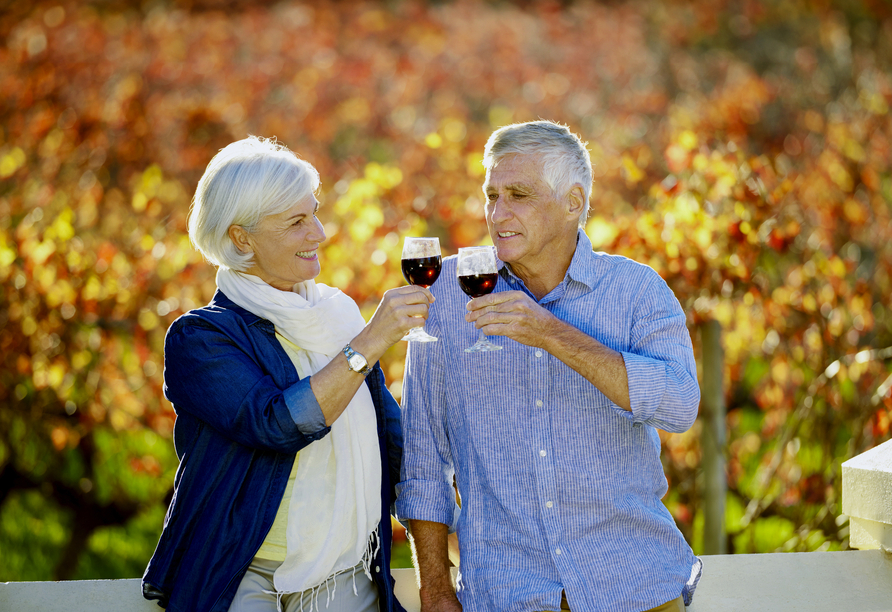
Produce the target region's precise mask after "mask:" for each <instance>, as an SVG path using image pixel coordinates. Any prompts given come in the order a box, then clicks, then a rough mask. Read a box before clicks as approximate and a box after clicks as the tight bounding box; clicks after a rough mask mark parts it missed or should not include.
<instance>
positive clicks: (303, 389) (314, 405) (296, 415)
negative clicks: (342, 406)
mask: <svg viewBox="0 0 892 612" xmlns="http://www.w3.org/2000/svg"><path fill="white" fill-rule="evenodd" d="M283 395H284V396H285V405H286V406H288V412H290V413H291V419H292V420H293V421H294V424H295V425H297V429H298V430H300V432H301V433H302V434H304V435H305V436H313V435H314V434H319V433H321V432H322V431H323V430H327V429H328V427H327V426H326V425H325V415H324V414H322V408H321V407H320V406H319V402H318V400H317V399H316V394H315V393H313V389H311V388H310V378H309V377H307V378H303V379H301V380H299V381H297V382H296V383H294V384H293V385H291V386H290V387H288V388H287V389H285V391H284V393H283Z"/></svg>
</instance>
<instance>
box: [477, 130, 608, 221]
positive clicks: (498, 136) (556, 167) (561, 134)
mask: <svg viewBox="0 0 892 612" xmlns="http://www.w3.org/2000/svg"><path fill="white" fill-rule="evenodd" d="M512 154H516V155H535V156H536V157H537V158H538V159H539V160H540V161H541V163H542V179H543V180H544V181H545V183H546V184H547V185H548V186H549V188H551V191H552V192H553V194H554V196H555V197H564V196H565V195H566V194H567V192H568V191H569V190H570V189H571V188H572V187H573V186H574V185H576V184H577V183H578V184H579V185H580V186H581V187H582V190H583V192H584V193H585V202H584V204H585V206H584V208H583V211H582V213H581V214H580V215H579V226H580V227H585V222H586V220H587V219H588V204H589V197H591V194H592V161H591V157H590V156H589V152H588V148H587V143H585V142H583V141H582V140H581V139H580V138H579V136H577V135H576V134H574V133H573V132H571V131H570V129H569V128H567V127H566V126H564V125H560V124H558V123H554V122H553V121H529V122H527V123H514V124H511V125H506V126H504V127H501V128H499V129H497V130H496V131H495V132H493V133H492V135H491V136H490V137H489V140H488V141H487V142H486V147H485V148H484V150H483V167H484V168H486V171H487V173H488V172H489V171H490V170H492V169H493V168H494V167H495V166H497V165H498V164H499V162H500V161H501V160H502V158H503V157H505V156H506V155H512Z"/></svg>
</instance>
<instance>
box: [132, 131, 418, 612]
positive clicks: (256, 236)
mask: <svg viewBox="0 0 892 612" xmlns="http://www.w3.org/2000/svg"><path fill="white" fill-rule="evenodd" d="M318 186H319V175H318V173H317V172H316V170H315V169H314V168H313V166H311V165H310V164H309V163H307V162H305V161H302V160H300V159H298V158H297V156H295V155H294V154H293V153H292V152H291V151H289V150H288V149H287V148H285V147H284V146H281V145H279V144H276V143H275V142H273V141H270V140H265V139H260V138H255V137H251V138H247V139H245V140H240V141H238V142H235V143H233V144H231V145H229V146H227V147H226V148H224V149H222V150H221V151H220V152H219V153H218V154H217V155H216V156H215V157H214V158H213V159H212V160H211V162H210V164H209V165H208V168H207V170H206V171H205V173H204V176H203V177H202V178H201V181H200V182H199V184H198V189H197V191H196V193H195V198H194V202H193V208H192V212H191V215H190V218H189V235H190V237H191V239H192V241H193V243H194V244H195V246H196V247H197V248H198V249H199V250H200V251H201V252H202V253H203V254H204V256H205V257H206V258H207V259H208V260H210V261H211V262H212V263H213V264H215V265H217V266H218V271H217V287H218V290H217V292H216V294H215V295H214V298H213V300H212V301H211V303H210V304H208V305H207V306H205V307H203V308H199V309H196V310H193V311H191V312H188V313H186V314H185V315H183V316H182V317H180V318H179V319H177V320H176V321H174V323H173V325H171V327H170V329H169V330H168V333H167V339H166V341H165V349H164V353H165V354H164V358H165V369H164V383H165V384H164V391H165V395H166V396H167V398H168V399H169V400H170V402H171V403H172V404H173V406H174V409H175V410H176V413H177V421H176V427H175V429H174V445H175V447H176V452H177V456H178V457H179V459H180V466H179V469H178V470H177V474H176V478H175V480H174V496H173V500H172V501H171V503H170V508H169V509H168V512H167V517H166V519H165V523H164V529H163V531H162V533H161V538H160V540H159V542H158V547H157V549H156V550H155V554H154V555H153V557H152V559H151V561H150V562H149V565H148V567H147V568H146V572H145V575H144V576H143V582H142V584H143V594H144V596H145V597H146V598H148V599H158V600H160V601H159V603H160V605H161V606H163V607H166V608H168V610H175V611H177V612H181V611H182V612H186V611H189V612H201V611H210V610H214V611H225V610H233V611H236V612H260V611H262V610H267V611H273V610H277V609H280V610H281V609H284V610H286V611H291V610H300V609H304V606H310V607H312V608H318V607H319V605H320V603H321V605H322V607H323V608H325V607H326V606H327V610H328V611H329V612H341V611H343V612H346V611H350V612H360V611H362V612H365V611H371V610H375V611H377V610H383V611H392V610H393V611H401V610H403V608H402V606H400V604H399V602H397V600H396V599H395V598H394V595H393V579H392V578H391V575H390V540H391V528H390V518H389V516H390V507H391V503H392V502H393V501H394V498H395V495H394V490H393V487H394V485H395V484H396V483H397V482H398V481H399V469H400V457H401V453H402V438H401V433H400V423H399V418H400V415H399V407H398V406H397V404H396V402H395V401H394V399H393V397H391V395H390V393H389V392H388V390H387V388H386V386H385V384H384V376H383V374H382V372H381V368H380V366H379V365H377V363H376V362H377V361H378V359H379V358H380V357H381V355H382V354H383V353H384V351H386V350H387V349H388V348H389V347H390V346H391V345H393V344H394V343H396V342H398V341H399V340H400V338H402V336H403V334H405V333H406V332H407V331H408V330H409V329H410V328H412V327H414V326H416V325H417V321H418V317H426V316H427V311H428V306H429V304H430V303H431V301H432V299H433V298H432V296H431V294H430V292H429V291H428V290H427V289H422V288H420V287H416V286H406V287H400V288H397V289H391V290H389V291H387V292H386V293H385V294H384V297H383V299H382V300H381V303H380V304H379V305H378V308H377V310H376V311H375V314H374V315H373V316H372V319H371V321H370V322H369V323H368V324H366V322H365V320H364V319H363V317H362V316H361V315H360V312H359V308H358V307H357V306H356V304H355V303H354V302H353V300H351V299H350V298H349V297H347V296H346V295H345V294H344V293H342V292H341V291H339V290H338V289H334V288H331V287H327V286H325V285H322V284H317V283H316V282H315V281H314V280H313V279H314V278H315V277H316V276H317V275H318V274H319V271H320V264H319V258H318V255H317V249H318V248H319V244H320V243H321V242H322V241H323V240H325V233H324V232H323V229H322V225H321V224H320V223H319V220H318V219H317V218H316V212H317V210H318V207H319V203H318V202H317V200H316V197H315V195H314V194H315V192H316V190H317V188H318ZM320 599H321V601H320ZM307 609H309V608H307Z"/></svg>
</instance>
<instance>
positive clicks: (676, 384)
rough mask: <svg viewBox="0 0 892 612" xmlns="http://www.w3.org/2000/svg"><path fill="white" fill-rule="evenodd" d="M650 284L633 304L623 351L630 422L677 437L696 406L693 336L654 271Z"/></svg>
mask: <svg viewBox="0 0 892 612" xmlns="http://www.w3.org/2000/svg"><path fill="white" fill-rule="evenodd" d="M649 280H650V281H651V282H649V283H646V284H645V286H644V288H643V290H642V291H641V293H640V295H639V296H638V297H637V299H636V301H635V307H634V313H633V320H632V329H631V334H630V338H629V341H630V347H629V350H628V351H623V352H622V356H623V360H624V361H625V365H626V372H627V374H628V383H629V399H630V400H631V404H632V413H631V417H632V420H633V421H634V422H635V423H645V424H647V425H651V426H653V427H656V428H658V429H662V430H664V431H668V432H673V433H680V432H683V431H687V430H688V429H689V428H690V427H691V425H693V423H694V420H695V419H696V418H697V410H698V408H699V405H700V387H699V385H698V383H697V366H696V363H695V361H694V351H693V347H692V345H691V335H690V333H689V332H688V329H687V325H686V320H685V315H684V311H683V310H682V308H681V305H680V304H679V303H678V300H677V299H676V297H675V295H674V294H673V293H672V290H671V289H670V288H669V287H668V285H666V282H665V281H664V280H663V279H662V278H660V276H659V275H657V274H656V272H652V275H651V278H650V279H649ZM626 415H629V413H626Z"/></svg>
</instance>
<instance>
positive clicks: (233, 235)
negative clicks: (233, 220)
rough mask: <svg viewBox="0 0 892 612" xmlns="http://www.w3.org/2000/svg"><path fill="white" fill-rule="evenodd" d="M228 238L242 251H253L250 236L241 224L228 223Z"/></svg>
mask: <svg viewBox="0 0 892 612" xmlns="http://www.w3.org/2000/svg"><path fill="white" fill-rule="evenodd" d="M229 239H230V240H232V244H234V245H235V248H237V249H238V250H239V251H241V252H242V253H245V254H247V253H253V252H254V248H253V247H252V246H251V238H250V234H248V231H247V230H246V229H245V228H243V227H242V226H241V225H230V226H229Z"/></svg>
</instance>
